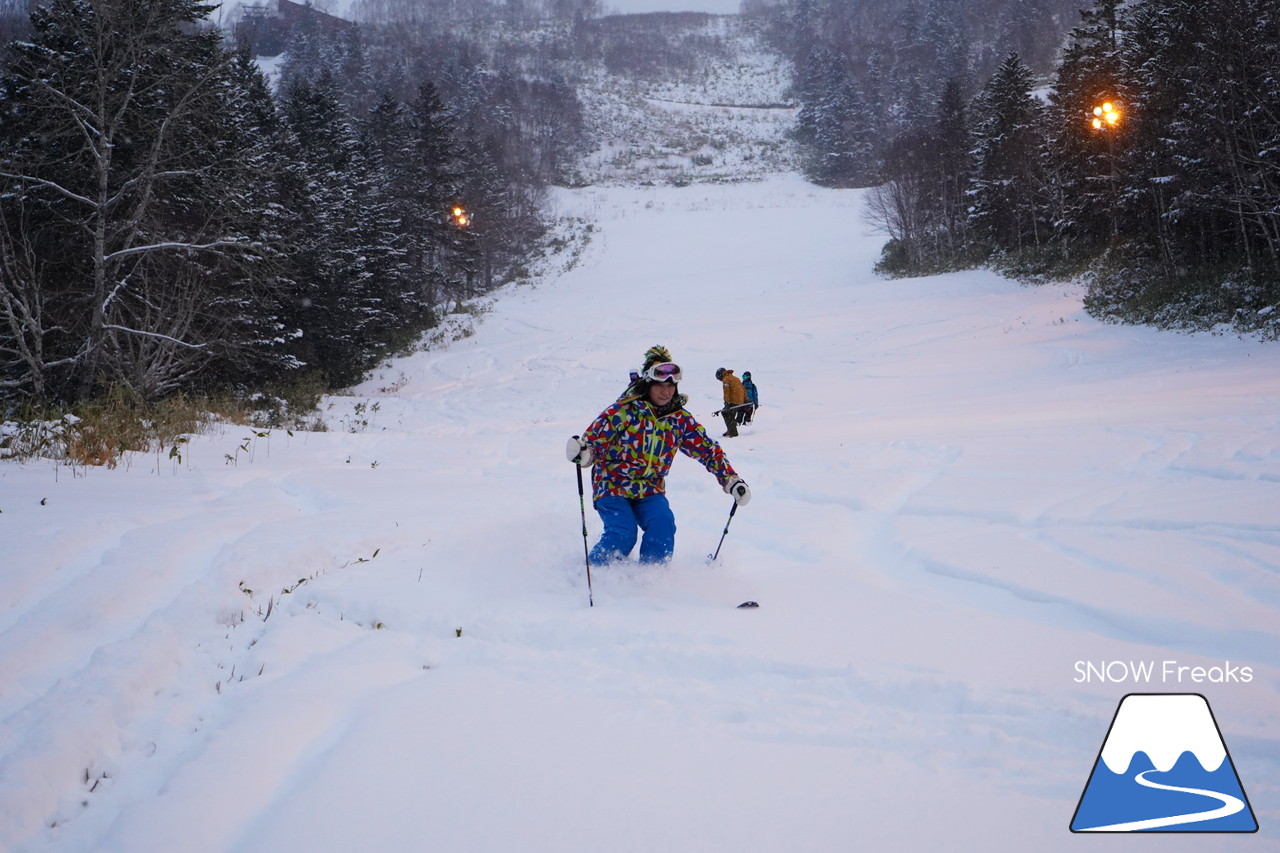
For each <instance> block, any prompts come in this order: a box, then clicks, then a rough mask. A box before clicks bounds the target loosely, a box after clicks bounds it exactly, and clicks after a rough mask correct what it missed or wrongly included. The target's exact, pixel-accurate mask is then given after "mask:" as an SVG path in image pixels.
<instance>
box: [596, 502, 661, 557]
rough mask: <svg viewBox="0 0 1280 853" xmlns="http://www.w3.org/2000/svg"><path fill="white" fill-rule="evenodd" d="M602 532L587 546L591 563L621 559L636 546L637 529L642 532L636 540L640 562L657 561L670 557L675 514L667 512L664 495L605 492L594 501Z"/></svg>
mask: <svg viewBox="0 0 1280 853" xmlns="http://www.w3.org/2000/svg"><path fill="white" fill-rule="evenodd" d="M594 505H595V508H596V512H598V513H600V520H601V521H603V522H604V533H602V534H601V535H600V541H599V542H597V543H596V545H595V547H594V548H592V549H591V562H592V563H594V564H595V565H602V564H604V563H612V562H614V561H615V560H625V559H626V558H627V557H628V556H629V555H630V554H631V549H632V548H634V547H635V546H636V539H637V538H638V537H639V531H641V530H643V531H644V538H643V539H641V541H640V562H642V563H660V562H662V561H663V560H669V559H671V554H672V553H673V552H674V551H675V548H676V517H675V514H674V513H672V512H671V505H670V504H669V503H667V496H666V495H651V496H649V497H647V498H636V499H633V498H620V497H618V496H616V495H605V496H604V497H602V498H596V500H595V502H594Z"/></svg>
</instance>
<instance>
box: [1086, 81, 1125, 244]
mask: <svg viewBox="0 0 1280 853" xmlns="http://www.w3.org/2000/svg"><path fill="white" fill-rule="evenodd" d="M1089 124H1090V125H1091V126H1092V127H1093V132H1094V133H1102V134H1105V135H1106V137H1107V160H1108V162H1109V165H1110V167H1111V204H1110V212H1111V242H1112V243H1115V242H1116V240H1117V239H1118V238H1119V236H1120V225H1119V217H1117V215H1116V205H1117V204H1118V203H1119V196H1120V192H1119V187H1118V186H1117V184H1116V132H1117V129H1118V128H1119V126H1120V109H1119V107H1118V106H1117V105H1116V104H1115V103H1114V102H1112V101H1103V102H1102V103H1101V104H1098V105H1097V106H1095V107H1094V108H1093V115H1092V117H1091V118H1090V120H1089Z"/></svg>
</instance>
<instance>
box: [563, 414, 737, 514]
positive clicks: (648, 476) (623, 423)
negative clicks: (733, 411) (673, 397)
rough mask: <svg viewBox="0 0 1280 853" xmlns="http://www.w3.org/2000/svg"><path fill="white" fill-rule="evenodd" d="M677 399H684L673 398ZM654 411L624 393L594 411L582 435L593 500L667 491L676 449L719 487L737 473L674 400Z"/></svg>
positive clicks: (690, 416)
mask: <svg viewBox="0 0 1280 853" xmlns="http://www.w3.org/2000/svg"><path fill="white" fill-rule="evenodd" d="M677 399H678V400H680V401H681V402H683V400H684V398H683V397H679V398H677ZM668 408H673V409H674V411H670V412H669V413H667V414H661V415H660V414H658V413H657V412H655V411H654V407H653V406H652V405H651V404H650V403H649V401H648V400H646V399H644V398H643V397H626V398H624V399H621V400H619V401H618V402H616V403H614V404H613V405H612V406H610V407H609V408H607V409H605V410H604V411H603V412H601V413H600V416H599V417H598V418H596V419H595V420H594V421H592V422H591V426H589V427H587V431H586V432H584V433H583V434H582V439H583V441H585V442H586V443H587V445H588V446H589V447H590V448H591V454H592V456H593V457H594V458H595V467H594V470H593V471H592V472H591V487H592V497H593V499H599V498H602V497H604V496H605V495H617V496H619V497H624V498H647V497H649V496H650V495H661V494H664V493H665V492H666V490H667V483H666V477H667V472H668V471H670V470H671V463H672V461H674V459H675V455H676V451H677V450H679V451H681V452H682V453H684V454H685V455H686V456H691V457H693V458H694V459H696V460H697V461H698V462H700V463H701V464H702V466H703V467H704V468H706V469H707V470H708V471H709V472H711V474H713V475H714V476H715V478H716V479H717V480H719V481H720V485H721V486H723V485H724V484H725V483H727V482H729V478H731V477H735V476H737V474H736V473H735V472H734V470H733V467H732V466H730V465H729V460H727V459H725V456H724V451H723V450H722V449H721V448H720V445H719V444H717V443H716V442H715V441H713V440H712V439H711V438H709V437H708V436H707V431H706V430H705V429H703V427H702V424H700V423H698V422H697V420H695V419H694V417H693V415H691V414H689V413H688V412H687V411H685V409H684V407H683V405H680V404H679V403H677V404H676V405H675V406H674V407H668Z"/></svg>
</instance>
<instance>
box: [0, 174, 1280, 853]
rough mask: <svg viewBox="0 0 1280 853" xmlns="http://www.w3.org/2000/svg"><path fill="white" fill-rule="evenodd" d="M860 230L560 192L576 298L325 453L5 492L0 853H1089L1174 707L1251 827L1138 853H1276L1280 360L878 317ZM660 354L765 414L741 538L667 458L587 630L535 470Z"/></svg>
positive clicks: (934, 287)
mask: <svg viewBox="0 0 1280 853" xmlns="http://www.w3.org/2000/svg"><path fill="white" fill-rule="evenodd" d="M860 200H861V194H860V193H859V192H857V191H832V190H822V189H817V188H814V187H812V186H808V185H806V184H804V183H803V182H801V181H800V180H798V179H795V178H787V177H779V178H776V179H773V180H770V181H767V182H763V183H757V184H739V185H733V186H711V185H703V186H693V187H686V188H683V189H680V188H671V187H655V188H648V189H635V188H633V189H626V188H609V189H595V190H580V191H574V192H564V193H563V194H561V195H560V197H559V199H558V203H559V204H560V205H561V209H562V211H563V212H564V213H565V214H566V215H577V216H583V217H590V218H591V219H593V220H594V221H595V222H596V230H595V231H594V232H593V236H592V239H591V242H590V243H589V245H587V246H586V248H585V250H584V252H583V253H582V255H581V258H580V260H579V262H578V263H577V265H576V266H574V267H573V268H572V269H571V270H568V271H567V272H564V273H563V274H561V275H551V276H547V277H545V278H543V279H540V280H539V281H538V282H537V283H536V284H534V285H524V286H520V287H518V288H514V289H511V290H508V291H506V292H504V293H502V294H500V298H498V299H497V300H496V302H495V303H494V305H493V307H492V310H491V311H490V312H489V313H488V314H487V315H485V316H483V317H482V318H480V321H479V322H478V323H477V324H476V326H475V331H474V334H472V335H470V336H468V337H463V338H461V339H459V340H457V341H455V342H453V343H451V344H448V345H446V346H444V347H442V348H439V349H434V350H431V351H426V352H420V353H418V354H415V355H413V356H410V357H407V358H404V359H401V360H398V361H395V362H393V363H391V364H389V365H388V366H387V367H386V368H385V369H383V370H381V371H379V372H378V374H377V375H375V376H373V377H371V379H370V380H369V381H368V382H367V383H365V384H364V385H363V386H361V387H360V388H358V389H356V390H355V392H354V394H353V395H352V396H347V397H335V398H333V399H332V400H331V401H330V404H329V406H328V407H327V409H326V418H327V420H328V422H329V424H330V431H328V432H321V433H302V432H296V433H294V434H293V435H292V436H289V435H287V434H286V433H284V432H282V431H273V432H271V433H270V434H269V435H265V436H261V435H256V434H254V433H253V432H251V431H250V430H248V429H244V428H238V427H230V426H228V427H226V428H225V429H224V430H222V431H221V434H217V435H211V436H204V437H196V438H193V439H192V440H191V442H190V443H189V444H188V445H187V446H185V448H184V449H183V451H182V455H183V458H182V460H181V463H180V464H179V463H177V461H176V460H171V459H169V458H168V457H167V454H165V453H160V454H150V455H146V454H144V455H138V456H134V457H131V458H130V459H129V460H128V464H127V465H122V466H121V467H119V468H118V469H116V470H91V471H88V472H87V473H85V474H84V475H83V476H72V472H71V471H69V470H68V469H66V468H63V469H60V470H59V469H55V467H54V465H53V464H52V463H49V462H43V463H42V462H34V463H26V464H21V465H19V464H15V463H13V462H7V463H3V464H0V511H2V512H0V603H2V606H0V684H3V690H0V849H3V850H5V851H23V852H24V853H27V852H28V851H61V853H89V851H120V852H121V853H152V851H177V850H181V851H184V853H258V852H259V851H263V853H265V851H273V853H274V851H282V850H297V851H307V853H350V851H353V850H368V851H379V853H418V851H459V853H487V852H488V851H493V852H494V853H499V851H500V853H509V851H555V853H574V851H582V853H599V851H611V852H612V853H618V851H635V853H652V851H659V850H662V851H725V853H745V851H760V853H773V852H774V851H777V852H778V853H783V852H784V851H785V853H798V852H799V851H813V852H814V853H829V851H835V850H851V849H857V850H877V851H925V850H930V851H933V850H947V851H990V850H993V849H995V850H1037V851H1058V850H1062V851H1068V850H1070V851H1077V850H1082V849H1088V850H1094V849H1101V848H1102V847H1105V846H1108V845H1111V846H1114V841H1115V839H1112V838H1094V837H1081V836H1072V835H1071V834H1070V833H1069V831H1068V824H1069V822H1070V820H1071V816H1072V813H1073V810H1074V809H1075V806H1076V802H1077V800H1078V798H1079V796H1080V793H1081V791H1082V789H1083V787H1084V784H1085V782H1086V780H1087V778H1088V776H1089V773H1090V770H1091V769H1092V767H1093V764H1094V761H1095V759H1096V757H1097V755H1098V750H1099V749H1100V747H1101V744H1102V740H1103V738H1104V736H1105V734H1106V731H1107V727H1108V724H1109V722H1110V720H1111V718H1112V716H1113V714H1114V712H1115V708H1116V705H1117V703H1118V701H1119V700H1120V698H1121V697H1122V696H1123V695H1124V694H1126V693H1129V692H1199V693H1203V694H1204V695H1205V696H1206V697H1207V698H1208V699H1209V700H1210V702H1211V703H1212V706H1213V709H1214V713H1215V715H1216V718H1217V720H1218V722H1219V724H1220V725H1221V727H1222V730H1223V736H1224V741H1225V743H1226V745H1227V747H1228V749H1229V750H1230V751H1231V755H1232V759H1233V762H1234V764H1235V766H1236V768H1237V770H1238V772H1239V774H1240V779H1241V781H1242V783H1243V785H1244V788H1245V790H1246V792H1247V793H1248V796H1249V797H1250V800H1251V802H1252V804H1253V808H1254V810H1255V812H1256V814H1257V818H1258V822H1259V824H1260V826H1261V830H1260V832H1259V833H1258V834H1256V835H1253V836H1249V837H1247V838H1239V837H1236V836H1222V835H1218V836H1203V835H1201V836H1180V835H1170V836H1165V837H1163V838H1162V839H1161V843H1160V847H1161V849H1162V850H1187V851H1193V850H1194V851H1205V850H1234V849H1238V848H1242V847H1243V846H1244V845H1246V844H1247V846H1248V848H1249V849H1250V850H1252V851H1258V850H1280V805H1278V800H1277V797H1278V796H1280V745H1278V743H1277V737H1278V736H1277V733H1276V728H1275V720H1276V718H1277V714H1278V713H1280V700H1278V697H1277V676H1278V675H1280V618H1278V616H1280V520H1278V519H1277V512H1276V510H1277V507H1278V506H1280V500H1278V497H1280V432H1278V431H1277V425H1278V424H1277V422H1278V420H1280V414H1278V413H1277V412H1278V403H1280V400H1278V397H1280V394H1278V390H1277V381H1278V380H1277V377H1278V376H1280V347H1277V345H1275V344H1261V343H1257V342H1252V341H1246V340H1240V339H1237V338H1234V337H1215V336H1210V335H1199V336H1187V335H1178V334H1167V333H1161V332H1157V331H1153V330H1150V329H1143V328H1131V327H1122V326H1106V325H1100V324H1098V323H1096V322H1094V321H1093V320H1091V319H1089V318H1088V317H1087V316H1086V315H1084V314H1083V312H1082V311H1081V307H1080V292H1079V291H1078V289H1076V288H1074V287H1069V286H1056V285H1055V286H1045V287H1041V288H1035V289H1031V288H1024V287H1020V286H1018V285H1017V284H1015V283H1012V282H1009V281H1006V280H1003V279H1000V278H998V277H996V276H993V275H990V274H988V273H985V272H970V273H963V274H956V275H948V276H940V277H937V278H929V279H920V280H905V281H887V280H883V279H880V278H877V277H876V276H875V275H873V274H872V272H871V266H872V264H873V262H874V259H875V257H876V255H877V252H878V249H879V246H880V243H881V238H880V237H878V236H876V235H870V234H868V233H867V229H866V226H865V224H864V222H863V219H862V216H861V209H860ZM656 343H661V344H664V345H666V346H668V347H669V348H670V349H671V351H672V353H673V355H674V356H675V358H676V359H677V360H678V361H679V362H680V363H681V364H682V365H683V367H684V371H685V377H686V378H685V380H684V382H683V384H682V390H683V391H684V392H686V393H687V394H688V395H689V396H690V408H691V410H692V411H693V412H694V413H695V415H697V416H698V417H699V418H701V419H702V420H703V422H704V423H707V424H708V425H709V426H710V427H711V428H712V431H713V434H714V435H716V436H719V434H720V432H721V431H722V430H721V429H719V428H717V423H716V421H715V420H714V419H712V418H711V412H712V411H713V410H714V409H716V408H718V406H719V386H718V383H717V382H716V381H715V378H714V372H715V370H716V368H717V367H721V366H724V367H730V368H733V369H735V370H736V371H738V372H739V373H740V372H742V371H744V370H750V371H751V372H752V375H753V376H754V378H755V379H756V381H757V383H758V385H759V387H760V394H761V399H762V401H763V408H762V409H761V411H760V414H759V417H758V418H757V421H756V423H755V425H753V426H751V427H747V428H746V429H745V430H744V434H743V435H742V436H741V437H740V438H737V439H733V440H726V447H727V451H728V454H729V457H730V459H731V461H732V463H733V464H734V465H735V466H736V467H737V469H738V471H739V472H740V473H741V474H742V476H744V477H745V478H746V479H747V481H748V482H749V483H750V484H751V487H752V489H753V493H754V494H753V499H752V501H751V503H750V504H749V505H747V506H746V507H744V508H743V509H742V510H740V511H739V512H738V513H737V515H736V517H735V518H734V521H733V525H732V527H731V528H730V532H729V535H728V537H727V539H726V541H725V545H724V549H723V551H722V553H721V559H720V562H719V564H717V565H714V566H707V565H706V564H705V557H706V555H707V553H708V552H709V551H710V550H712V548H714V546H715V543H716V541H717V539H718V537H719V535H720V532H721V530H722V529H723V525H724V523H725V520H726V518H727V516H728V510H729V507H730V500H729V498H727V497H726V496H725V495H724V494H723V493H722V492H721V491H720V490H719V488H718V487H717V485H716V483H715V482H714V480H713V479H712V478H711V477H710V476H709V475H708V474H706V472H704V471H703V470H702V469H701V468H700V467H699V466H697V465H696V464H694V463H693V462H691V461H690V460H688V459H684V458H681V459H679V460H677V462H676V464H675V466H674V469H673V472H672V476H671V479H670V495H671V499H672V502H673V504H674V507H675V510H676V513H677V516H678V522H679V532H678V534H677V543H676V548H677V555H676V558H675V560H674V561H673V562H672V563H671V564H670V565H669V566H666V567H662V568H646V569H641V568H639V567H638V566H635V565H629V566H620V567H608V568H606V567H597V568H596V569H595V571H594V573H593V574H594V580H595V602H596V605H595V607H594V608H589V607H588V606H587V589H586V581H585V577H584V572H583V559H582V536H581V532H580V531H581V527H580V524H581V523H580V519H579V514H578V499H577V488H576V483H575V478H574V474H573V468H572V466H570V465H569V463H567V462H566V461H565V459H564V456H563V447H564V444H565V439H566V437H567V436H569V435H571V434H573V433H577V432H580V431H581V430H582V429H583V428H584V427H585V426H586V425H587V423H588V422H589V421H590V420H591V419H592V418H593V417H594V416H595V415H596V414H597V413H598V412H599V411H600V409H602V408H603V407H604V406H605V405H606V404H608V403H609V402H611V401H612V400H613V399H614V397H615V396H616V395H617V394H618V392H619V391H620V390H621V389H622V387H623V386H624V384H625V382H626V376H627V371H628V370H629V369H631V368H633V367H635V366H636V365H637V362H638V360H639V359H640V357H641V355H642V353H643V352H644V350H645V348H647V347H648V346H650V345H652V344H656ZM587 523H588V526H589V527H590V531H591V536H592V538H593V539H594V537H595V535H596V534H597V533H598V531H599V523H598V520H597V519H596V517H595V516H594V514H593V513H591V512H590V509H589V508H588V516H587ZM304 579H305V583H299V582H300V581H302V580H304ZM747 599H752V600H756V601H759V602H760V604H761V606H760V608H759V609H757V610H739V609H737V608H736V607H735V605H737V604H738V603H739V602H741V601H744V600H747ZM1078 661H1088V662H1093V663H1095V664H1098V663H1103V662H1120V661H1123V662H1130V661H1132V662H1138V663H1141V662H1154V663H1155V666H1154V669H1153V670H1151V672H1152V673H1153V674H1152V677H1151V680H1150V681H1149V682H1147V683H1136V682H1135V681H1134V680H1133V679H1128V680H1126V681H1123V682H1108V683H1099V682H1098V681H1096V680H1091V681H1089V682H1078V681H1077V678H1078V677H1079V670H1078V669H1077V662H1078ZM1165 661H1173V662H1176V665H1177V666H1182V667H1195V666H1199V667H1204V675H1205V680H1201V681H1196V680H1195V676H1194V670H1192V669H1187V670H1186V671H1184V672H1181V673H1179V674H1180V675H1181V676H1182V678H1181V680H1180V681H1178V680H1172V677H1170V678H1164V677H1163V672H1164V671H1165V667H1164V664H1163V662H1165ZM1227 662H1229V665H1230V667H1234V668H1235V669H1233V670H1230V671H1231V672H1233V673H1235V674H1236V675H1237V676H1238V675H1240V674H1241V673H1242V672H1243V671H1245V670H1247V671H1248V673H1249V674H1250V677H1251V680H1249V681H1247V682H1245V681H1243V680H1233V681H1227V682H1221V681H1210V680H1208V679H1210V678H1213V677H1215V674H1216V673H1218V672H1222V673H1226V672H1227V671H1228V670H1227V669H1226V668H1225V665H1226V664H1227ZM1123 668H1125V667H1116V666H1111V667H1108V669H1107V671H1109V672H1111V673H1113V674H1117V675H1118V674H1119V672H1120V670H1121V669H1123ZM1215 668H1216V669H1215ZM1175 672H1176V671H1175Z"/></svg>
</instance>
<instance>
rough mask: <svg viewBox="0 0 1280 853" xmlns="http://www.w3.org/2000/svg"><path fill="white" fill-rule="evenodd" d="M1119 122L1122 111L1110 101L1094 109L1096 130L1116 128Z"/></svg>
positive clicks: (1094, 126)
mask: <svg viewBox="0 0 1280 853" xmlns="http://www.w3.org/2000/svg"><path fill="white" fill-rule="evenodd" d="M1119 121H1120V111H1119V110H1118V109H1116V107H1115V104H1113V103H1111V102H1110V101H1107V102H1105V103H1104V104H1102V106H1100V107H1094V108H1093V121H1092V123H1093V129H1094V130H1101V129H1102V128H1103V127H1114V126H1115V125H1116V124H1117V123H1119Z"/></svg>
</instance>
